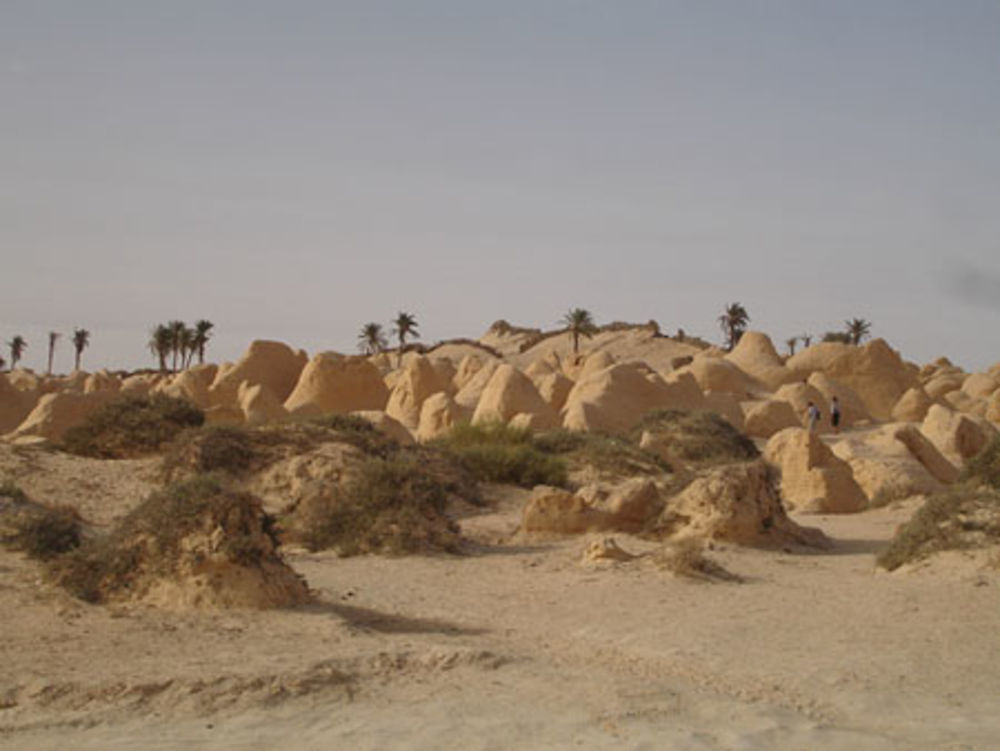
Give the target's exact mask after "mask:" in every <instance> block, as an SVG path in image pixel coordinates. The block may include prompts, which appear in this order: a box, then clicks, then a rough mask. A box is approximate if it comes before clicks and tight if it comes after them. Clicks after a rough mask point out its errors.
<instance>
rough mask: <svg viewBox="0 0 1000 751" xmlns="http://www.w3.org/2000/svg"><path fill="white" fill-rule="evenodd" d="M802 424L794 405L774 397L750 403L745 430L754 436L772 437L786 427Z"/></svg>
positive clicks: (745, 419)
mask: <svg viewBox="0 0 1000 751" xmlns="http://www.w3.org/2000/svg"><path fill="white" fill-rule="evenodd" d="M745 406H746V405H745ZM801 426H802V420H801V418H800V417H799V415H797V414H795V410H794V409H792V405H791V404H789V403H788V402H785V401H777V400H774V399H766V400H764V401H761V402H752V403H750V404H749V406H748V407H747V409H746V416H745V418H744V420H743V432H744V433H746V434H747V435H749V436H752V437H754V438H770V437H771V436H773V435H774V434H775V433H777V432H779V431H782V430H784V429H785V428H791V427H801Z"/></svg>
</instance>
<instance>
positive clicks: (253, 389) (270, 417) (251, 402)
mask: <svg viewBox="0 0 1000 751" xmlns="http://www.w3.org/2000/svg"><path fill="white" fill-rule="evenodd" d="M237 401H238V402H239V405H240V409H241V410H242V411H243V418H244V420H245V422H246V424H247V425H261V424H263V423H267V422H276V421H277V420H282V419H284V418H285V417H288V412H287V411H286V410H285V408H284V407H283V406H282V405H281V402H279V401H278V398H277V397H276V396H275V395H274V394H272V393H271V390H270V389H269V388H268V387H267V386H265V385H264V384H262V383H255V384H252V385H251V384H250V383H248V382H247V381H244V382H243V383H241V384H240V385H239V388H238V389H237Z"/></svg>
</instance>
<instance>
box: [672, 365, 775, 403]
mask: <svg viewBox="0 0 1000 751" xmlns="http://www.w3.org/2000/svg"><path fill="white" fill-rule="evenodd" d="M678 372H682V373H683V372H687V373H690V374H691V375H692V376H693V377H694V380H695V381H696V382H697V383H698V387H699V388H700V389H701V390H702V391H706V392H707V391H712V392H716V393H728V394H738V395H739V396H740V397H741V398H746V396H747V395H748V394H750V393H752V392H756V391H760V390H761V389H762V388H763V387H762V384H760V383H759V382H758V381H755V380H754V379H753V378H751V377H750V376H748V375H747V374H746V373H744V372H743V371H742V370H740V369H739V367H737V366H736V365H735V364H734V363H732V362H730V361H729V360H724V359H721V358H718V357H696V358H694V359H693V360H692V361H691V364H690V365H688V366H687V367H685V368H682V369H680V370H679V371H678Z"/></svg>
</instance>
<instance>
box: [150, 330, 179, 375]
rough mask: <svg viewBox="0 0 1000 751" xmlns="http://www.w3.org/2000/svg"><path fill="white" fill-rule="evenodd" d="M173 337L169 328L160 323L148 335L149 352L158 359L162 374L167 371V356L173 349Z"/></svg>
mask: <svg viewBox="0 0 1000 751" xmlns="http://www.w3.org/2000/svg"><path fill="white" fill-rule="evenodd" d="M173 337H174V335H173V332H172V331H171V330H170V327H169V326H165V325H164V324H162V323H161V324H160V325H159V326H157V327H156V328H155V329H153V330H152V331H151V332H150V335H149V351H150V352H152V353H153V354H154V355H155V356H156V357H157V359H159V361H160V370H161V371H162V372H164V373H165V372H166V370H167V355H169V354H170V350H171V348H172V347H173Z"/></svg>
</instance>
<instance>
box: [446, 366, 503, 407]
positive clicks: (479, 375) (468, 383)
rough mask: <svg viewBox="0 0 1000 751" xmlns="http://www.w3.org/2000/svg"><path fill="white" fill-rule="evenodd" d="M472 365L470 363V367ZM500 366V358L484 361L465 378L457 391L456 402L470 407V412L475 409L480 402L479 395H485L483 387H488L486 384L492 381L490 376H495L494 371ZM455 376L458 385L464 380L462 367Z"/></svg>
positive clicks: (461, 405)
mask: <svg viewBox="0 0 1000 751" xmlns="http://www.w3.org/2000/svg"><path fill="white" fill-rule="evenodd" d="M471 367H472V366H471V364H470V365H469V368H471ZM499 367H500V361H499V360H488V361H487V362H485V363H482V364H481V365H480V367H479V368H478V369H476V370H475V371H474V372H473V373H471V375H468V377H467V378H465V379H464V380H465V382H464V383H463V384H462V386H461V387H460V388H459V390H458V391H457V392H456V393H455V403H456V404H458V405H459V406H460V407H464V408H466V409H468V410H469V411H470V412H471V411H473V410H475V409H476V405H477V404H479V397H481V396H482V395H483V389H485V388H486V384H487V383H489V382H490V378H492V377H493V373H495V372H496V369H497V368H499ZM455 378H456V385H457V384H458V383H459V382H461V381H462V380H463V374H462V368H459V372H458V373H456V374H455Z"/></svg>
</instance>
